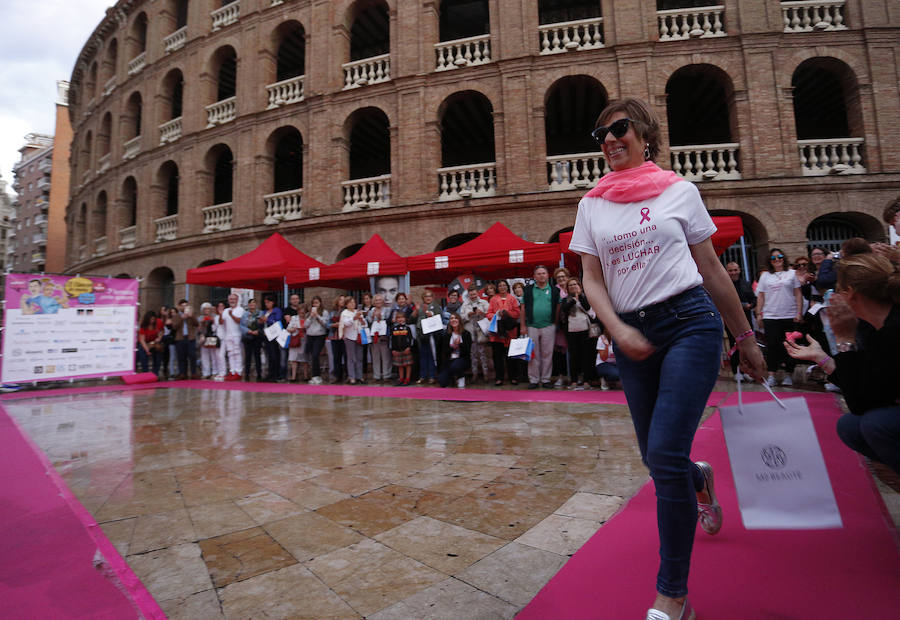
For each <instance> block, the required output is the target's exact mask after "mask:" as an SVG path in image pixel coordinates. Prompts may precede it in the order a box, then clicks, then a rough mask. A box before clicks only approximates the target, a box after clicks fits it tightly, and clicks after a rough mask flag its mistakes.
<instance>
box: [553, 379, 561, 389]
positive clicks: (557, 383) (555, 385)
mask: <svg viewBox="0 0 900 620" xmlns="http://www.w3.org/2000/svg"><path fill="white" fill-rule="evenodd" d="M553 386H554V387H562V386H563V380H562V377H560V378H559V379H557V380H556V383H554V384H553Z"/></svg>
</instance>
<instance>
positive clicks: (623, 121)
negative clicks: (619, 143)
mask: <svg viewBox="0 0 900 620" xmlns="http://www.w3.org/2000/svg"><path fill="white" fill-rule="evenodd" d="M633 122H634V121H633V120H631V119H630V118H620V119H619V120H617V121H615V122H612V123H610V124H609V127H603V126H601V127H597V128H596V129H595V130H594V131H592V132H591V136H593V138H594V140H596V141H597V142H599V143H600V144H603V142H604V141H605V140H606V134H608V133H611V134H612V135H613V137H614V138H621V137H622V136H624V135H625V134H626V133H628V123H633Z"/></svg>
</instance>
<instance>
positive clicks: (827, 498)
mask: <svg viewBox="0 0 900 620" xmlns="http://www.w3.org/2000/svg"><path fill="white" fill-rule="evenodd" d="M738 396H739V399H738V403H739V404H738V405H736V406H729V407H720V409H719V411H720V414H721V416H722V428H723V430H724V431H725V442H726V444H727V446H728V457H729V459H730V460H731V471H732V474H733V476H734V486H735V489H736V490H737V496H738V503H739V504H740V508H741V519H742V520H743V522H744V527H746V528H747V529H748V530H754V529H825V528H840V527H843V523H842V521H841V515H840V512H839V511H838V507H837V503H836V502H835V499H834V491H833V490H832V488H831V481H830V480H829V478H828V471H827V470H826V469H825V461H824V460H823V458H822V450H821V448H820V447H819V440H818V438H817V437H816V431H815V428H813V423H812V418H810V415H809V407H808V406H807V404H806V399H804V398H802V397H801V398H786V399H784V400H778V399H775V400H771V401H765V402H760V403H753V404H740V392H738ZM772 397H773V398H775V395H774V394H773V395H772Z"/></svg>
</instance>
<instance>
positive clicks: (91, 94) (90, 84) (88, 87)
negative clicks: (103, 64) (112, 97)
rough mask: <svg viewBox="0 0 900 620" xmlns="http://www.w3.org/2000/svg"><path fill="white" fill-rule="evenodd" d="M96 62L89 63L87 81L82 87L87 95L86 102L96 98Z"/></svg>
mask: <svg viewBox="0 0 900 620" xmlns="http://www.w3.org/2000/svg"><path fill="white" fill-rule="evenodd" d="M97 72H98V71H97V61H96V60H95V61H94V62H92V63H91V68H90V70H89V71H88V79H87V82H86V83H85V85H84V90H85V92H87V94H88V101H89V102H90V101H92V100H94V99H96V98H97V79H98V78H97Z"/></svg>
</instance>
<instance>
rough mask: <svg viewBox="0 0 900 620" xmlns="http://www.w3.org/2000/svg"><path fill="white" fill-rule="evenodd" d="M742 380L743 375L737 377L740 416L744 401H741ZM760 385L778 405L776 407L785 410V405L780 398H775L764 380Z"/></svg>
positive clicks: (742, 411) (742, 412) (742, 413)
mask: <svg viewBox="0 0 900 620" xmlns="http://www.w3.org/2000/svg"><path fill="white" fill-rule="evenodd" d="M738 372H740V371H738ZM742 379H743V373H741V374H740V375H738V382H737V388H738V413H740V414H741V415H744V401H743V398H742V397H741V380H742ZM761 383H762V386H763V387H764V388H766V391H767V392H768V393H769V394H770V395H771V396H772V398H774V399H775V402H776V403H778V405H779V406H780V407H781V408H782V409H787V405H785V404H784V402H783V401H782V400H781V399H780V398H778V397H777V396H775V392H773V391H772V388H770V387H769V384H768V382H766V380H765V379H763V380H762V381H761Z"/></svg>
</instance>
